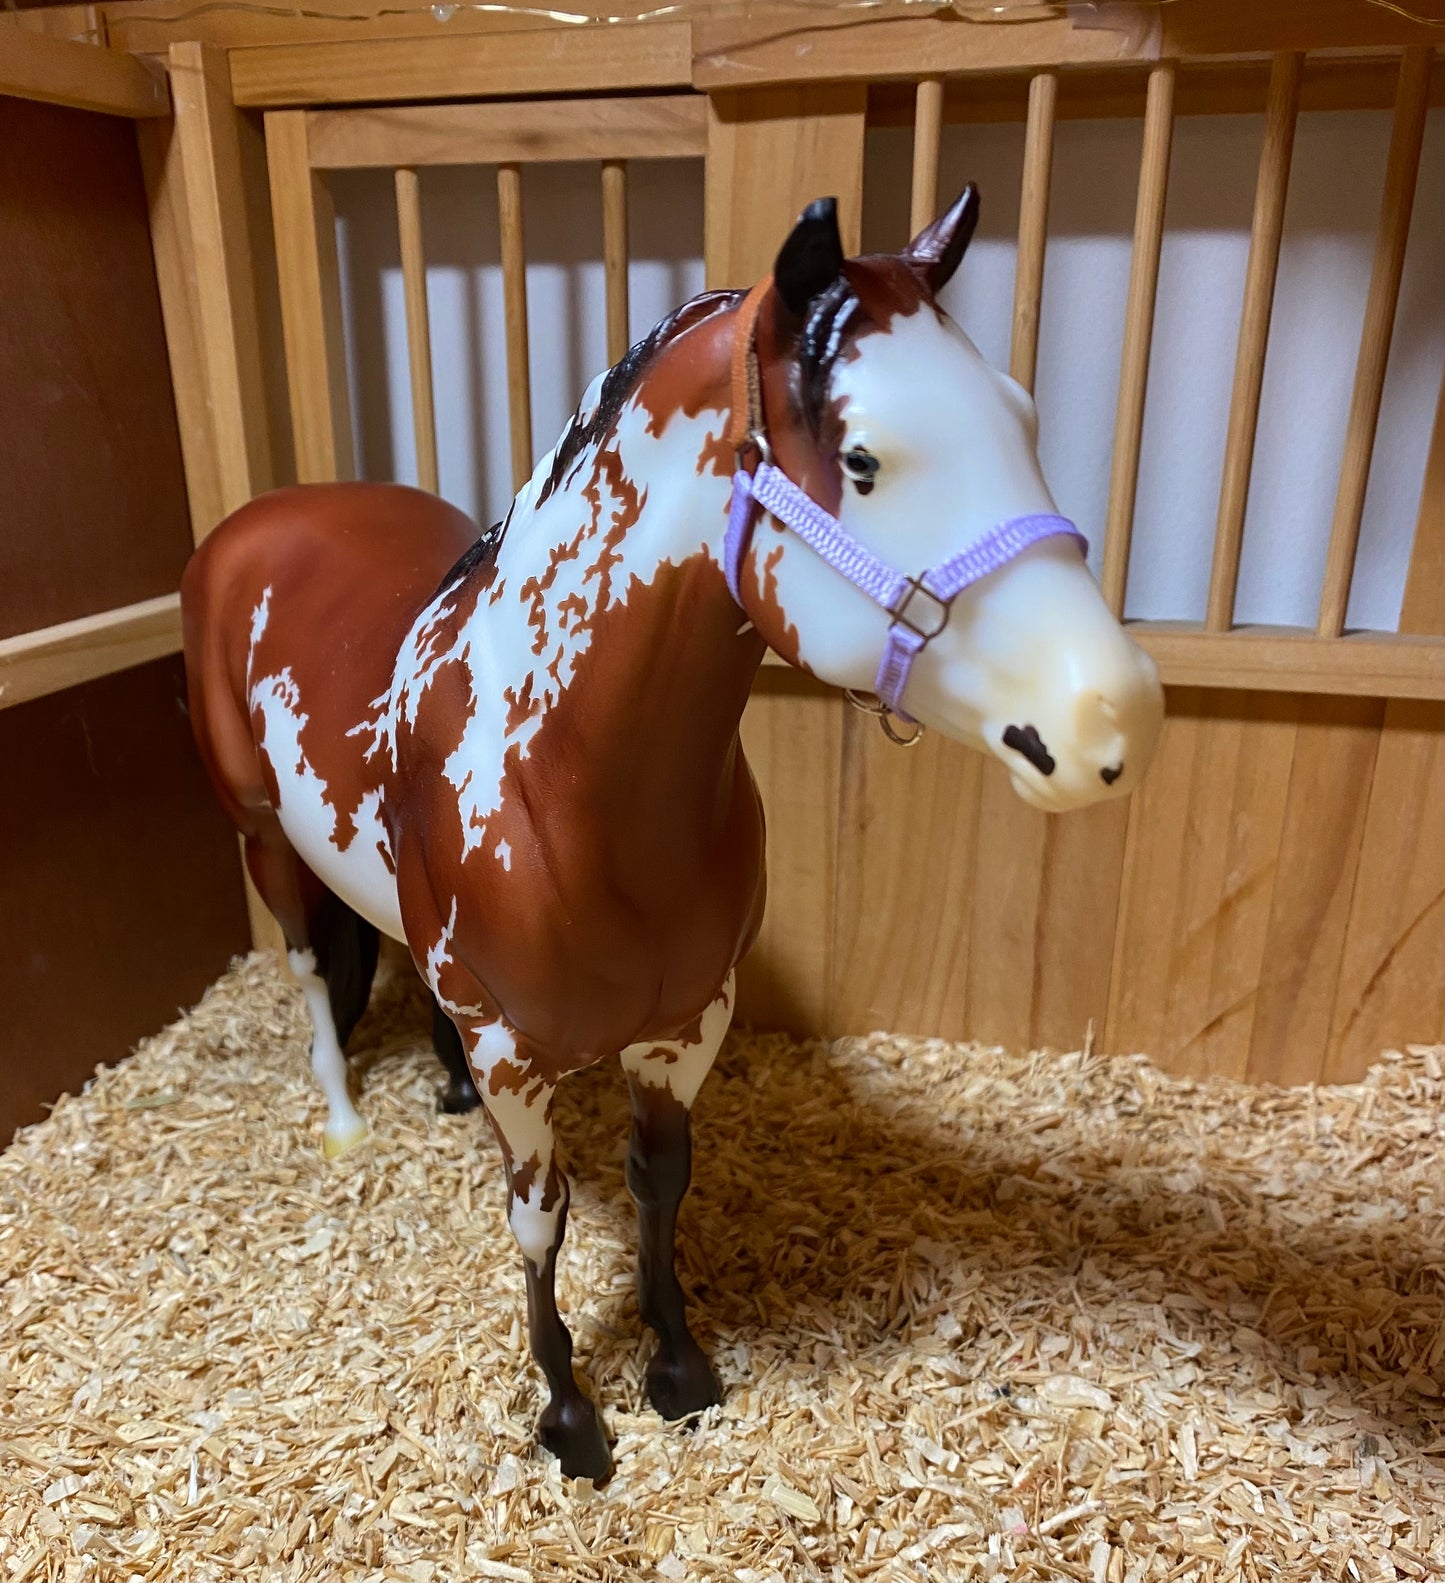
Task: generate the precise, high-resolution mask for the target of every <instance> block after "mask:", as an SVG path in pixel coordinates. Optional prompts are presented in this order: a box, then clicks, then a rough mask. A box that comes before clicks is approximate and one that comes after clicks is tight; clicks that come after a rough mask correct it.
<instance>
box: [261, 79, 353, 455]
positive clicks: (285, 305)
mask: <svg viewBox="0 0 1445 1583" xmlns="http://www.w3.org/2000/svg"><path fill="white" fill-rule="evenodd" d="M266 163H267V166H268V168H269V170H270V175H271V213H272V216H273V218H274V220H275V226H276V268H277V274H278V276H279V282H280V288H281V325H282V330H283V333H284V336H285V341H286V382H287V388H288V389H289V391H290V394H291V428H292V433H293V434H294V435H295V439H296V473H297V476H298V477H299V478H300V480H301V482H302V483H324V482H325V481H327V480H328V479H345V478H350V477H352V476H353V474H354V473H355V470H356V461H355V455H354V451H353V447H352V439H351V402H350V396H349V394H348V391H347V388H346V348H345V343H344V340H343V336H342V326H341V280H340V272H339V270H338V267H337V261H336V213H335V210H334V209H333V208H332V206H331V193H330V191H329V190H328V188H327V186H326V182H325V180H324V178H323V177H322V176H321V174H320V173H319V172H317V171H313V170H312V169H311V163H310V159H309V158H308V155H307V149H306V112H305V111H304V110H273V111H271V112H270V113H268V115H267V116H266Z"/></svg>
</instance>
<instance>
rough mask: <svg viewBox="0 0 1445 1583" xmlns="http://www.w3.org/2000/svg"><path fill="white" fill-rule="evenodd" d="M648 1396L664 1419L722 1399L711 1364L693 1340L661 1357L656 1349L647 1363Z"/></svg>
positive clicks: (692, 1411) (681, 1415)
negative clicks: (688, 1345)
mask: <svg viewBox="0 0 1445 1583" xmlns="http://www.w3.org/2000/svg"><path fill="white" fill-rule="evenodd" d="M647 1399H648V1401H650V1402H651V1403H652V1405H653V1406H654V1407H655V1408H656V1409H657V1410H658V1412H659V1413H661V1414H662V1416H663V1417H664V1418H667V1419H673V1418H688V1417H690V1416H691V1415H692V1414H693V1413H700V1412H701V1411H702V1410H703V1408H704V1407H712V1406H714V1405H715V1404H716V1403H717V1402H720V1401H721V1400H722V1387H721V1386H720V1385H719V1384H718V1382H717V1375H716V1374H714V1373H713V1371H712V1364H710V1363H709V1362H708V1360H707V1357H706V1356H705V1354H704V1353H703V1350H702V1348H701V1347H699V1346H698V1345H697V1344H696V1343H695V1342H694V1343H693V1345H692V1347H691V1348H689V1349H683V1350H679V1351H678V1352H675V1353H673V1354H671V1355H669V1356H664V1355H663V1353H662V1352H661V1351H660V1350H659V1351H658V1352H655V1353H654V1354H653V1356H652V1362H651V1363H649V1364H648V1365H647Z"/></svg>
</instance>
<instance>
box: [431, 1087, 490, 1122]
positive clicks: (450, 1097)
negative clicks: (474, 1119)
mask: <svg viewBox="0 0 1445 1583" xmlns="http://www.w3.org/2000/svg"><path fill="white" fill-rule="evenodd" d="M481 1102H482V1096H481V1095H480V1094H479V1093H478V1092H477V1089H476V1085H475V1084H474V1083H473V1082H472V1080H471V1078H469V1077H468V1078H464V1079H463V1080H462V1081H461V1082H458V1081H457V1079H456V1078H453V1079H452V1080H451V1082H450V1083H448V1084H447V1086H446V1087H445V1088H444V1089H442V1090H441V1091H440V1093H438V1095H437V1109H438V1110H440V1111H441V1112H443V1114H445V1115H448V1116H465V1115H466V1113H467V1112H468V1111H469V1110H475V1109H476V1108H477V1106H478V1105H480V1104H481Z"/></svg>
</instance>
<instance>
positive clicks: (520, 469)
mask: <svg viewBox="0 0 1445 1583" xmlns="http://www.w3.org/2000/svg"><path fill="white" fill-rule="evenodd" d="M497 220H498V223H499V227H500V230H501V254H502V300H503V310H504V312H505V315H506V323H507V419H508V426H509V430H510V434H511V443H512V488H513V489H514V490H519V489H521V487H522V485H523V484H525V483H526V482H527V480H528V479H529V478H530V477H531V476H532V460H533V458H532V361H531V353H530V351H529V349H528V340H527V242H526V233H525V228H524V222H523V214H522V167H521V166H520V165H499V166H498V167H497Z"/></svg>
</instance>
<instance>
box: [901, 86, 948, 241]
mask: <svg viewBox="0 0 1445 1583" xmlns="http://www.w3.org/2000/svg"><path fill="white" fill-rule="evenodd" d="M942 141H943V78H942V77H924V78H923V79H922V80H921V81H920V82H919V84H918V89H917V91H916V93H915V94H914V97H913V201H912V203H911V205H910V207H909V234H910V235H911V236H917V235H918V233H919V232H920V231H921V230H923V228H924V227H925V226H926V225H929V224H930V223H931V222H932V221H933V220H934V218H935V217H936V216H937V214H938V152H939V147H940V144H941V143H942Z"/></svg>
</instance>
